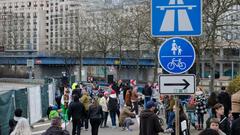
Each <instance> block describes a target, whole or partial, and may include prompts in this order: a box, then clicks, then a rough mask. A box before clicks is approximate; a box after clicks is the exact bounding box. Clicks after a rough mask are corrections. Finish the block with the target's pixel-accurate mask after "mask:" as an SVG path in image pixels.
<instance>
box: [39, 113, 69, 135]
mask: <svg viewBox="0 0 240 135" xmlns="http://www.w3.org/2000/svg"><path fill="white" fill-rule="evenodd" d="M61 125H62V123H61V118H60V117H55V118H53V119H52V120H51V126H50V127H49V128H48V129H47V130H46V131H45V132H44V133H43V134H42V135H70V133H69V132H68V131H67V130H62V127H61Z"/></svg>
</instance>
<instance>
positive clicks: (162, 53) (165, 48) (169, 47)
mask: <svg viewBox="0 0 240 135" xmlns="http://www.w3.org/2000/svg"><path fill="white" fill-rule="evenodd" d="M195 57H196V55H195V50H194V47H193V46H192V44H191V43H190V42H189V41H188V40H186V39H184V38H178V37H177V38H170V39H167V40H166V41H165V42H164V43H163V44H162V45H161V47H160V48H159V53H158V60H159V63H160V65H161V66H162V68H163V69H164V70H166V71H167V72H169V73H171V74H182V73H185V72H187V71H188V70H189V69H190V68H191V67H192V66H193V64H194V62H195Z"/></svg>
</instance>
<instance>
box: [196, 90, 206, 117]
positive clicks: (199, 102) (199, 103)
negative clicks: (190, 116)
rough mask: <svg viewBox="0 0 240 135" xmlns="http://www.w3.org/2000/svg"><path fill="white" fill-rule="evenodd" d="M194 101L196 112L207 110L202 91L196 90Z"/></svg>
mask: <svg viewBox="0 0 240 135" xmlns="http://www.w3.org/2000/svg"><path fill="white" fill-rule="evenodd" d="M195 99H196V100H195V101H196V106H195V107H196V110H195V113H196V114H205V113H206V112H207V105H206V98H205V95H204V93H203V92H202V91H197V92H196V96H195Z"/></svg>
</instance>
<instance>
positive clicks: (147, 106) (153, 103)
mask: <svg viewBox="0 0 240 135" xmlns="http://www.w3.org/2000/svg"><path fill="white" fill-rule="evenodd" d="M155 106H156V104H155V102H153V101H148V102H147V105H146V108H147V109H150V108H152V107H155Z"/></svg>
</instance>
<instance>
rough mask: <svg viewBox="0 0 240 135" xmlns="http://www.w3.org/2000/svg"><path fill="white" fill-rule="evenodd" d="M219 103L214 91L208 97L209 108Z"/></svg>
mask: <svg viewBox="0 0 240 135" xmlns="http://www.w3.org/2000/svg"><path fill="white" fill-rule="evenodd" d="M217 103H218V102H217V95H216V93H214V92H212V93H211V95H210V96H209V98H208V102H207V106H208V108H213V106H214V105H216V104H217Z"/></svg>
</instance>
